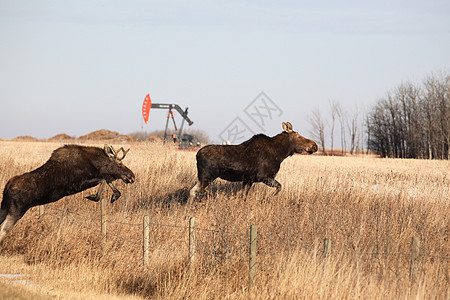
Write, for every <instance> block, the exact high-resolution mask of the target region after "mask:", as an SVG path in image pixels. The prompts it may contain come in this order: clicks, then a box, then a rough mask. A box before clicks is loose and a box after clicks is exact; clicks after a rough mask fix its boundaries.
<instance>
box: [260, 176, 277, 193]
mask: <svg viewBox="0 0 450 300" xmlns="http://www.w3.org/2000/svg"><path fill="white" fill-rule="evenodd" d="M263 183H265V184H266V185H268V186H270V187H274V188H276V191H275V193H273V195H272V196H275V195H276V194H278V193H279V192H280V191H281V184H280V183H279V182H278V181H276V180H275V179H274V178H267V179H264V180H263Z"/></svg>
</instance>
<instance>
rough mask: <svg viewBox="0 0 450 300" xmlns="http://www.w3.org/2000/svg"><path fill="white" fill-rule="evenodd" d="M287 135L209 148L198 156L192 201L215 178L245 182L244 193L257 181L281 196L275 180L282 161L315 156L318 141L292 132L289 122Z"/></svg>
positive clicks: (258, 138)
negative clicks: (274, 189) (302, 155)
mask: <svg viewBox="0 0 450 300" xmlns="http://www.w3.org/2000/svg"><path fill="white" fill-rule="evenodd" d="M283 129H284V130H285V131H284V132H282V133H280V134H278V135H276V136H274V137H268V136H266V135H264V134H258V135H255V136H253V137H252V138H251V139H249V140H248V141H245V142H243V143H242V144H240V145H234V146H233V145H208V146H205V147H203V148H202V149H200V150H199V151H198V153H197V171H198V183H197V184H196V185H195V186H194V188H192V190H191V194H190V199H189V201H192V200H193V199H194V198H195V196H196V192H197V190H198V189H204V188H206V187H207V186H208V185H209V184H210V183H211V182H212V181H213V180H214V179H216V178H221V179H225V180H228V181H242V182H243V184H244V190H245V193H246V194H247V193H248V190H249V189H250V187H251V186H252V184H253V183H254V182H263V183H265V184H267V185H268V186H271V187H275V188H276V189H277V190H276V192H275V193H278V192H279V191H280V190H281V184H280V183H279V182H278V181H276V180H275V176H276V174H277V173H278V170H279V169H280V165H281V162H282V161H283V160H284V159H285V158H286V157H288V156H291V155H293V154H294V153H302V152H305V151H306V152H308V153H310V154H311V153H314V152H316V151H317V145H316V143H315V142H313V141H311V140H309V139H306V138H304V137H302V136H301V135H300V134H298V133H297V132H295V131H293V130H292V125H291V124H290V123H283Z"/></svg>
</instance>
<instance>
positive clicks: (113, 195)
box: [111, 193, 121, 203]
mask: <svg viewBox="0 0 450 300" xmlns="http://www.w3.org/2000/svg"><path fill="white" fill-rule="evenodd" d="M120 196H121V194H120V193H114V194H112V196H111V203H113V202H114V201H116V200H117V199H119V198H120Z"/></svg>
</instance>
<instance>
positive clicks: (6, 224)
mask: <svg viewBox="0 0 450 300" xmlns="http://www.w3.org/2000/svg"><path fill="white" fill-rule="evenodd" d="M2 213H3V211H2ZM19 219H20V217H16V216H12V215H7V216H6V218H5V219H4V221H3V222H2V223H1V224H0V242H1V241H2V240H3V239H4V238H5V236H6V234H7V233H8V232H9V231H10V230H11V229H12V228H13V226H14V224H16V222H17V221H18V220H19Z"/></svg>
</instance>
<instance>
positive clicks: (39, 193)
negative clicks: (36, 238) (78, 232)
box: [0, 145, 135, 241]
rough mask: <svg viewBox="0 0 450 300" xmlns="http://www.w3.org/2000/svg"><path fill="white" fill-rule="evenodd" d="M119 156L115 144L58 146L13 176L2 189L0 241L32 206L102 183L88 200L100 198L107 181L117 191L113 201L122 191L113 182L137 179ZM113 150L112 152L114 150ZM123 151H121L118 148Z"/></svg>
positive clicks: (124, 152)
mask: <svg viewBox="0 0 450 300" xmlns="http://www.w3.org/2000/svg"><path fill="white" fill-rule="evenodd" d="M121 150H122V151H123V157H122V158H121V159H119V158H117V154H118V153H116V152H115V151H114V149H112V147H109V146H106V145H105V149H101V148H98V147H86V146H79V145H66V146H63V147H61V148H58V149H56V150H55V151H54V152H53V154H52V155H51V157H50V159H49V160H48V161H47V162H46V163H45V164H44V165H42V166H41V167H39V168H37V169H35V170H33V171H31V172H27V173H24V174H22V175H19V176H15V177H13V178H11V179H10V180H9V181H8V183H7V184H6V186H5V189H4V191H3V200H2V204H1V209H0V241H1V240H2V239H3V238H4V236H5V234H6V233H7V232H8V231H9V230H11V228H12V227H13V226H14V224H15V223H16V222H17V220H19V219H20V218H21V217H22V216H23V215H24V214H25V213H26V212H27V211H28V209H30V208H31V207H33V206H36V205H42V204H46V203H50V202H54V201H57V200H59V199H61V198H63V197H64V196H68V195H72V194H75V193H78V192H81V191H83V190H86V189H88V188H91V187H94V186H96V185H98V184H99V183H102V185H101V187H100V189H99V193H98V194H97V195H93V196H89V197H88V199H91V200H94V201H98V200H99V197H100V193H101V191H102V189H103V185H104V184H108V185H110V187H111V188H112V189H113V191H114V195H113V196H112V198H111V202H113V201H115V200H116V199H117V198H118V197H120V192H119V191H118V190H117V189H116V188H115V187H114V186H113V185H112V184H111V182H112V181H114V180H117V179H122V180H123V181H124V182H125V183H132V182H134V179H135V177H134V174H133V172H132V171H131V170H130V169H128V168H127V167H126V166H124V165H123V164H122V162H121V160H122V159H123V158H124V157H125V154H126V152H127V151H124V150H123V148H121ZM111 151H112V152H111ZM119 152H120V150H119Z"/></svg>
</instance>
